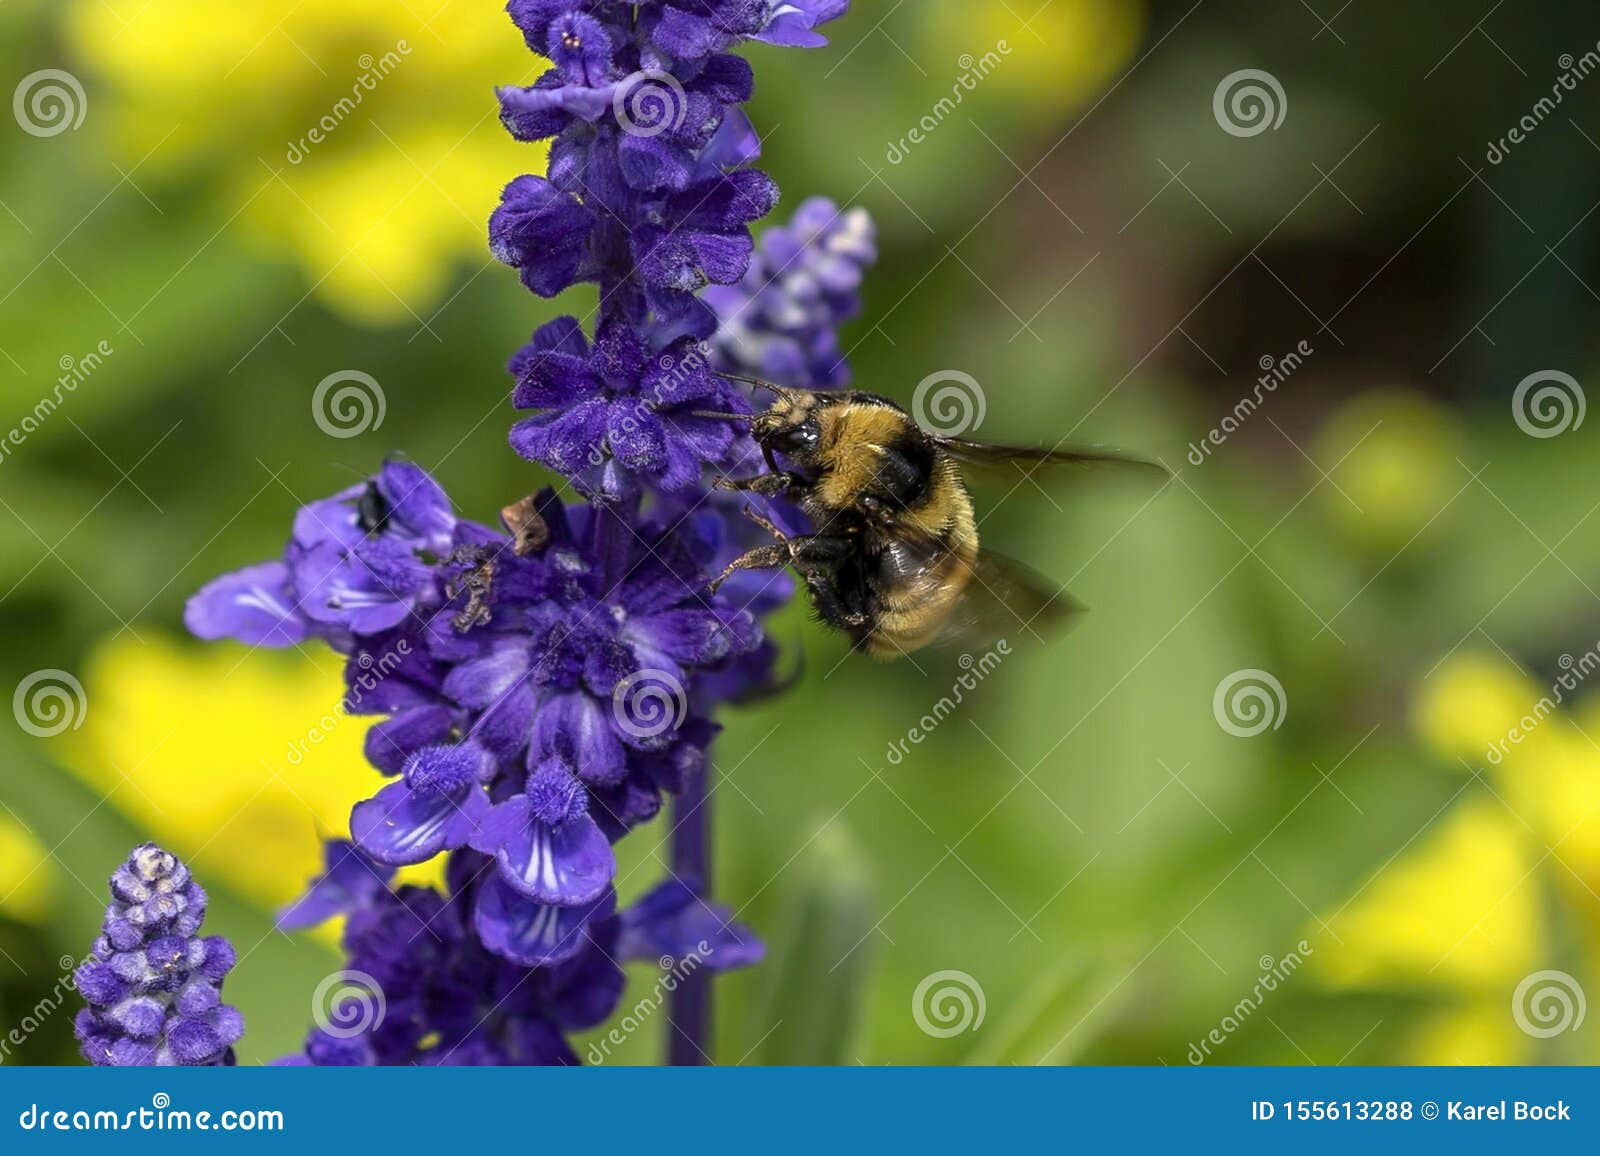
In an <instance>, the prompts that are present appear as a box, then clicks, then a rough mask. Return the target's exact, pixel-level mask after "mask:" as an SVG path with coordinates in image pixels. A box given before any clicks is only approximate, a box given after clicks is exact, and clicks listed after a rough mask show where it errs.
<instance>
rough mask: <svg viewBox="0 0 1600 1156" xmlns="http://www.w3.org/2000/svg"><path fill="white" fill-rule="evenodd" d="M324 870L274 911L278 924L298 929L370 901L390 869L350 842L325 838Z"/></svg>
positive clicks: (385, 887) (385, 886)
mask: <svg viewBox="0 0 1600 1156" xmlns="http://www.w3.org/2000/svg"><path fill="white" fill-rule="evenodd" d="M323 859H324V863H325V869H324V870H323V873H322V874H321V875H319V876H317V878H316V879H314V880H313V881H312V883H311V885H310V886H309V887H308V888H306V892H305V894H304V895H302V896H301V897H300V898H299V899H297V900H295V902H293V903H292V904H290V905H289V906H288V907H286V908H284V909H283V911H281V912H280V913H279V914H278V927H279V928H280V929H282V930H284V931H299V930H301V929H303V928H307V927H316V926H317V925H318V924H320V923H326V922H327V921H328V920H330V919H332V918H333V917H334V916H335V915H347V914H349V913H350V912H352V911H356V910H359V909H360V908H363V907H366V906H367V905H368V904H370V903H371V902H372V901H373V899H374V898H376V897H377V896H378V894H379V893H380V892H383V891H387V890H388V888H389V880H390V879H392V878H394V868H393V867H391V866H388V865H387V864H383V863H379V862H377V861H376V860H374V859H372V858H369V857H368V856H367V855H365V854H363V853H362V851H361V849H360V848H359V847H357V846H356V845H355V844H353V843H349V842H346V841H345V840H343V839H329V840H328V841H327V843H326V844H324V846H323Z"/></svg>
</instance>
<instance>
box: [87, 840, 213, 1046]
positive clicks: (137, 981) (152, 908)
mask: <svg viewBox="0 0 1600 1156" xmlns="http://www.w3.org/2000/svg"><path fill="white" fill-rule="evenodd" d="M111 899H112V902H111V905H110V906H109V907H107V908H106V917H105V923H104V925H103V927H102V929H101V934H100V938H99V939H97V940H95V944H94V952H93V955H92V957H91V958H90V959H88V960H86V961H85V962H84V963H83V964H82V965H81V966H80V967H79V968H78V970H77V974H76V980H77V988H78V992H79V993H80V994H81V995H82V996H83V998H84V1000H85V1001H86V1002H87V1003H88V1005H89V1006H88V1007H86V1008H84V1009H83V1010H82V1011H80V1012H79V1013H78V1017H77V1021H76V1024H75V1025H74V1026H75V1030H76V1032H77V1036H78V1041H79V1043H80V1044H81V1045H82V1047H83V1055H84V1058H85V1059H87V1060H88V1061H89V1062H90V1063H91V1064H97V1065H103V1066H117V1067H122V1066H137V1065H150V1064H160V1065H172V1064H185V1065H216V1064H232V1063H233V1062H234V1060H233V1044H234V1043H235V1042H236V1041H237V1040H238V1039H239V1037H240V1036H242V1035H243V1034H244V1019H243V1018H242V1017H241V1016H240V1015H239V1013H238V1011H236V1010H235V1009H234V1008H232V1007H229V1006H228V1005H227V1004H225V1003H223V1002H222V980H223V977H224V976H226V975H227V974H228V972H229V971H231V970H232V968H233V963H234V952H233V946H232V945H231V944H230V943H229V942H228V941H227V940H226V939H224V938H223V937H221V936H220V935H213V936H207V937H202V936H201V935H200V934H199V931H200V924H201V922H202V921H203V920H204V919H205V914H206V893H205V892H204V891H202V890H201V889H200V885H199V884H198V883H196V882H195V881H194V880H193V879H191V878H190V877H189V869H188V868H187V867H185V866H184V865H183V864H182V863H181V862H179V860H178V858H177V856H175V855H172V854H170V853H169V852H166V851H163V850H162V849H161V848H160V847H158V846H156V845H155V844H154V843H145V844H143V845H142V846H139V847H136V848H134V850H133V853H132V854H131V855H129V856H128V861H127V862H126V863H124V864H123V865H122V866H121V867H119V868H117V871H116V873H115V874H114V875H112V876H111Z"/></svg>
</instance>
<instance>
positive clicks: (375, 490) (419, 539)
mask: <svg viewBox="0 0 1600 1156" xmlns="http://www.w3.org/2000/svg"><path fill="white" fill-rule="evenodd" d="M454 527H455V515H454V513H452V512H451V509H450V502H449V499H448V498H446V497H445V495H444V491H443V490H441V489H440V488H439V484H438V483H437V482H435V481H434V480H433V479H432V478H431V477H429V476H428V475H427V474H426V473H425V472H424V471H422V470H421V469H419V468H418V467H417V466H415V465H412V464H411V463H410V462H404V461H398V460H391V461H389V462H387V463H386V464H385V465H384V467H383V469H382V470H380V471H379V472H378V474H377V475H376V476H375V477H373V478H372V479H371V480H369V481H367V482H365V483H363V484H361V485H359V486H352V487H351V488H349V489H348V490H344V491H343V492H341V493H338V494H335V495H334V496H333V497H331V498H326V499H323V500H322V501H318V502H312V503H311V504H310V505H309V506H306V507H304V508H302V509H301V511H300V512H299V514H298V515H296V517H295V523H294V536H293V537H292V538H291V539H290V541H289V545H288V547H287V548H286V549H285V551H284V557H283V560H282V561H281V562H265V563H262V564H260V565H257V566H249V567H246V568H245V569H243V570H240V571H236V572H235V573H233V574H226V575H224V576H223V577H221V578H218V579H216V580H215V581H214V582H211V583H210V584H208V585H207V586H205V587H204V588H203V589H202V590H201V591H200V592H199V593H198V594H196V595H195V596H194V597H193V598H191V599H189V605H188V607H187V608H186V610H185V611H184V623H185V625H187V626H188V628H189V630H190V632H191V633H193V634H195V635H197V636H198V637H200V638H206V639H216V638H233V639H237V640H238V641H240V642H247V643H249V644H251V645H253V646H291V645H293V644H294V643H296V642H299V641H301V640H303V639H305V638H307V637H310V636H320V637H323V638H326V639H328V640H329V641H330V642H335V643H337V642H338V641H339V640H341V639H344V638H347V637H348V636H350V635H357V636H359V635H370V634H376V633H379V632H381V631H384V630H388V629H391V628H392V627H395V626H397V625H399V624H400V623H402V622H404V621H406V620H407V619H408V618H410V617H411V616H412V615H413V614H415V613H418V612H421V611H425V610H426V609H427V607H428V605H429V601H430V599H431V597H432V596H433V594H434V593H435V589H434V583H433V580H432V568H431V566H432V563H431V560H432V559H434V558H436V557H437V556H439V555H442V554H443V553H446V552H448V551H449V549H450V543H451V535H452V532H453V530H454Z"/></svg>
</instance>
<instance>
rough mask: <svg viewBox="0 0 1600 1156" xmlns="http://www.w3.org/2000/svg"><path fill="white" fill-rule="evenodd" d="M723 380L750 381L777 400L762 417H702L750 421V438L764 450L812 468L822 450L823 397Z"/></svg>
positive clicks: (769, 384)
mask: <svg viewBox="0 0 1600 1156" xmlns="http://www.w3.org/2000/svg"><path fill="white" fill-rule="evenodd" d="M722 376H724V377H731V378H733V379H734V380H737V381H750V382H751V383H752V384H755V385H758V386H760V387H761V388H762V389H765V390H769V391H770V392H771V393H773V394H774V395H776V400H775V401H773V403H772V406H771V407H770V408H768V409H765V410H763V411H761V412H760V413H755V414H715V413H705V414H702V415H701V416H704V417H722V418H728V419H730V420H738V421H748V422H749V423H750V436H751V437H753V438H754V439H755V440H756V444H758V445H760V446H761V447H762V448H763V449H766V450H771V451H774V452H776V453H780V454H783V455H784V456H785V457H787V458H789V459H791V460H793V461H794V462H795V463H796V464H798V465H808V464H811V463H812V462H813V461H814V460H815V457H816V454H817V451H818V450H819V449H820V448H821V446H822V423H821V421H820V420H819V416H818V415H819V413H820V411H821V410H822V408H823V406H824V404H825V403H824V401H823V399H822V397H821V396H820V395H818V394H815V393H812V392H811V391H810V390H805V389H790V388H788V387H786V386H781V385H773V384H772V383H771V382H765V381H756V380H755V379H751V378H741V377H736V376H735V375H733V374H723V375H722Z"/></svg>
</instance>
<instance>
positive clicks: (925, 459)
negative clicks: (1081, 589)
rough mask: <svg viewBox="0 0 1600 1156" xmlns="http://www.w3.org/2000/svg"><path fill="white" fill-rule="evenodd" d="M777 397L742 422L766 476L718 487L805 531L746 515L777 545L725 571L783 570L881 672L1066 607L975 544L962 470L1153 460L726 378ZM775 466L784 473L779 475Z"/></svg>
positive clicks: (1027, 625)
mask: <svg viewBox="0 0 1600 1156" xmlns="http://www.w3.org/2000/svg"><path fill="white" fill-rule="evenodd" d="M725 376H729V377H731V378H733V380H737V381H744V382H747V383H749V384H753V385H756V386H758V387H759V388H761V389H765V390H769V391H771V393H772V394H773V395H774V396H775V398H776V400H775V401H774V402H773V404H772V406H771V407H770V408H769V409H767V410H765V411H764V412H761V413H756V414H715V415H706V416H716V417H723V418H728V419H737V420H742V421H748V422H749V423H750V431H751V435H752V436H753V437H754V439H755V441H756V444H757V445H758V446H760V448H761V452H762V456H763V458H764V459H765V461H766V464H767V467H768V469H769V471H770V472H769V473H765V474H760V475H758V476H756V477H753V478H743V479H733V478H720V479H718V481H717V486H718V488H720V489H726V490H739V491H747V492H751V493H755V494H759V495H762V496H764V497H769V498H777V497H786V498H789V499H791V500H793V501H794V502H796V503H797V504H798V505H799V507H800V508H801V510H802V511H804V513H805V514H806V516H807V517H808V518H810V520H811V523H812V525H813V526H814V527H815V529H814V531H813V532H812V533H810V534H805V535H797V536H790V535H786V534H785V533H783V532H782V531H781V530H780V529H779V528H778V527H777V526H775V525H773V524H772V523H771V522H770V521H769V520H767V519H765V518H762V517H761V516H760V515H758V514H756V513H754V512H753V511H751V510H749V509H747V510H746V514H747V515H748V516H750V517H751V518H752V519H753V520H754V521H756V522H757V523H758V524H760V525H761V526H762V527H763V528H764V529H766V530H767V531H768V532H769V533H771V534H772V535H773V537H774V539H775V540H774V541H773V542H772V543H771V544H768V545H762V546H757V547H755V548H754V549H752V550H749V551H747V552H746V553H745V554H743V555H742V556H740V557H739V558H736V559H735V560H734V561H733V562H732V563H730V564H729V565H728V567H727V569H725V570H724V571H723V572H722V574H721V575H719V576H718V577H717V578H716V580H715V581H713V582H712V584H711V590H712V591H713V592H714V591H715V590H716V589H717V587H719V586H720V585H721V584H722V583H723V582H725V581H726V580H727V579H728V578H729V577H730V576H731V575H732V574H734V573H735V572H737V571H739V570H751V569H776V568H779V567H783V566H790V567H793V568H794V570H795V572H796V573H797V574H798V575H799V576H800V578H801V580H802V581H803V582H804V583H805V586H806V590H807V593H808V594H809V595H810V598H811V602H812V605H813V607H814V608H815V610H816V612H817V615H818V617H819V618H821V620H822V621H823V622H824V623H826V624H827V625H829V626H832V627H834V628H836V629H838V630H842V631H844V632H845V633H847V634H848V635H850V637H851V639H852V640H853V641H854V643H855V644H856V646H858V647H860V648H861V649H863V650H865V651H866V653H867V654H868V655H870V656H871V657H873V658H875V659H879V660H882V661H887V660H891V659H894V658H897V657H899V656H901V655H905V654H910V653H911V652H913V651H915V650H918V649H921V648H922V647H925V646H928V645H932V644H936V643H943V642H953V641H974V640H977V639H981V638H993V637H997V636H999V635H1000V634H1002V633H1004V632H1006V631H1019V630H1028V631H1030V632H1037V633H1040V634H1042V633H1044V632H1045V631H1046V630H1047V629H1048V628H1050V627H1053V626H1055V625H1057V624H1058V623H1059V622H1060V620H1062V619H1063V618H1065V617H1067V616H1068V615H1070V614H1071V613H1073V612H1074V611H1075V610H1076V609H1077V608H1078V607H1077V604H1076V603H1074V602H1073V600H1072V599H1071V598H1070V597H1069V596H1068V595H1067V594H1065V593H1064V592H1062V591H1061V590H1059V589H1057V588H1056V587H1055V586H1054V585H1052V584H1051V583H1049V582H1047V581H1045V580H1043V579H1041V578H1040V577H1038V576H1037V575H1035V574H1033V573H1032V572H1031V571H1029V570H1027V569H1026V568H1025V567H1023V566H1021V565H1019V564H1018V563H1015V562H1012V561H1010V560H1008V559H1005V558H1002V557H1000V556H999V555H997V554H994V553H992V552H990V551H987V550H983V549H981V548H980V547H979V543H978V526H977V519H976V518H975V516H974V514H973V506H972V498H971V495H970V494H969V493H968V491H967V485H966V480H965V478H964V476H963V473H962V468H963V467H964V466H971V467H977V468H985V469H1007V468H1009V469H1012V470H1016V471H1022V473H1019V477H1020V476H1022V474H1025V473H1031V471H1032V470H1034V469H1035V468H1038V467H1040V466H1047V465H1065V464H1082V463H1093V462H1107V463H1121V464H1124V465H1133V466H1139V467H1143V468H1148V469H1153V470H1158V471H1161V472H1162V473H1165V471H1164V470H1163V469H1162V467H1160V466H1157V465H1155V464H1154V463H1151V462H1145V461H1141V460H1139V459H1136V458H1129V457H1125V456H1123V455H1121V454H1119V453H1115V452H1112V451H1106V450H1098V449H1085V448H1073V447H1063V446H1058V447H1054V448H1051V449H1029V448H1025V447H1020V446H1002V445H989V444H986V443H983V442H975V441H967V440H964V439H962V438H955V437H945V436H942V435H940V434H935V433H931V432H929V431H927V430H925V429H923V428H922V427H921V426H919V425H918V424H917V422H916V421H915V420H914V419H913V418H912V416H911V415H910V414H909V413H907V412H906V411H905V410H904V409H902V408H901V407H900V406H899V405H897V404H895V403H894V402H893V401H890V400H889V399H888V398H886V397H880V396H878V395H877V394H872V393H863V392H859V391H843V390H839V391H833V390H830V391H827V392H815V391H811V390H804V389H791V388H788V387H785V386H780V385H773V384H771V383H770V382H763V381H757V380H755V379H753V378H744V377H735V376H734V375H731V374H730V375H725ZM780 458H781V462H782V464H780Z"/></svg>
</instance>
